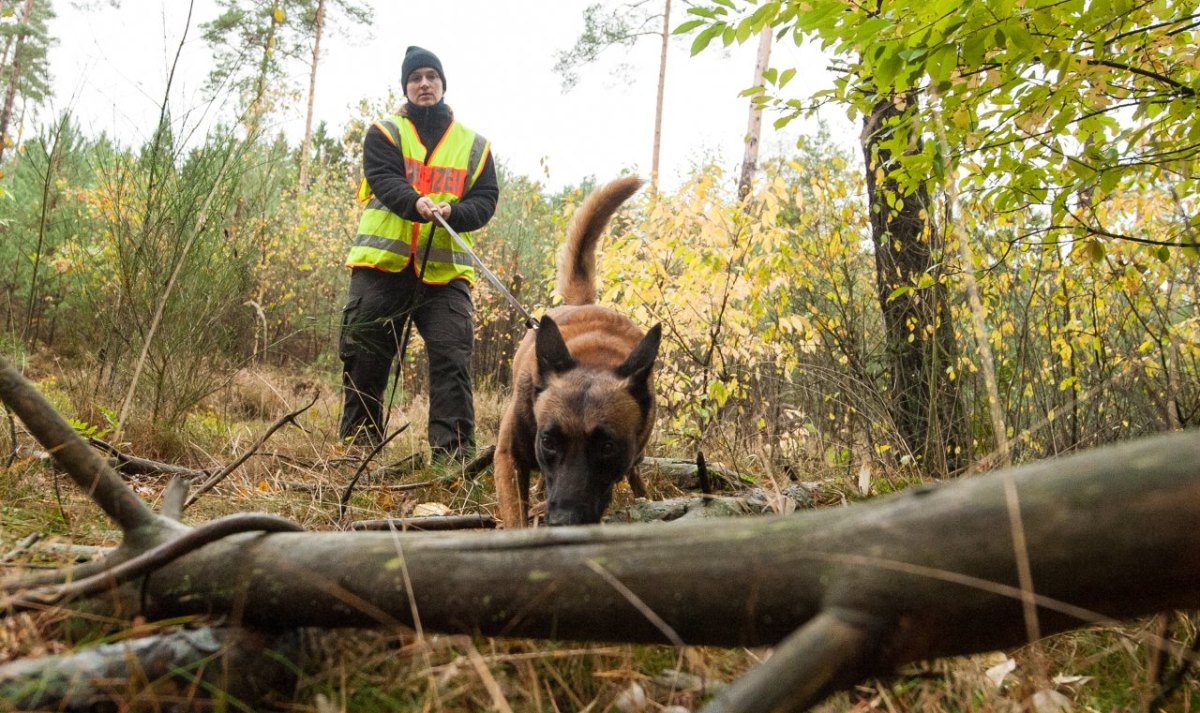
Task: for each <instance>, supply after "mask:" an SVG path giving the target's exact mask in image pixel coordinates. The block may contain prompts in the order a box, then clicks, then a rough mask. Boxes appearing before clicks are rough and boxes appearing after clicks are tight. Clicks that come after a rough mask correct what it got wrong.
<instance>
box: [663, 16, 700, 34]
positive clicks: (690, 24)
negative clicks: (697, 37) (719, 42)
mask: <svg viewBox="0 0 1200 713" xmlns="http://www.w3.org/2000/svg"><path fill="white" fill-rule="evenodd" d="M706 24H708V22H707V21H706V20H699V19H697V20H688V21H687V22H685V23H683V24H681V25H680V26H679V27H676V28H675V31H674V32H672V33H671V34H673V35H686V34H687V33H689V32H691V31H692V30H694V29H696V28H697V27H701V26H703V25H706Z"/></svg>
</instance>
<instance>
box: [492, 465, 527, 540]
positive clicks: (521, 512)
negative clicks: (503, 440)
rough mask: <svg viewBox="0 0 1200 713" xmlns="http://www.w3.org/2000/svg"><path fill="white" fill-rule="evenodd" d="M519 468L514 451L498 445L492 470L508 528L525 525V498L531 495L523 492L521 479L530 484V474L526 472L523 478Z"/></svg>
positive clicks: (501, 514)
mask: <svg viewBox="0 0 1200 713" xmlns="http://www.w3.org/2000/svg"><path fill="white" fill-rule="evenodd" d="M517 470H518V469H517V464H516V461H515V460H514V459H513V456H512V452H511V451H509V450H508V449H507V448H503V447H502V446H500V445H497V446H496V453H495V455H494V456H493V458H492V472H493V473H494V475H493V478H494V479H495V483H496V499H497V500H499V501H500V520H501V521H502V522H503V523H504V527H505V529H508V530H512V529H516V528H519V527H525V512H526V511H525V507H526V506H525V500H526V499H527V498H528V497H529V496H528V492H526V493H525V494H524V495H523V494H522V492H521V487H520V481H521V480H524V482H525V483H526V484H528V483H529V475H528V474H524V478H522V477H521V474H519V473H518V472H517ZM526 491H528V485H527V486H526Z"/></svg>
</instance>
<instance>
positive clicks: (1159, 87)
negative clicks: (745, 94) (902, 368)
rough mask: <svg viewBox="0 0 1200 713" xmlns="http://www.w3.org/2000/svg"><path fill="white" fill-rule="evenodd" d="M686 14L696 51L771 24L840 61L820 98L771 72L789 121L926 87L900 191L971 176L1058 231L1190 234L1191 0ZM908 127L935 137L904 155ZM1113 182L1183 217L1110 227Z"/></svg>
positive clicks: (976, 184) (773, 98)
mask: <svg viewBox="0 0 1200 713" xmlns="http://www.w3.org/2000/svg"><path fill="white" fill-rule="evenodd" d="M688 12H689V13H690V14H691V16H692V17H691V19H690V20H689V21H687V22H685V23H683V24H682V25H681V26H680V27H679V28H677V30H676V32H679V33H695V38H694V41H693V51H695V52H699V51H701V50H703V49H704V48H705V47H706V46H707V45H708V44H710V43H711V42H712V41H713V40H715V39H720V40H721V41H722V42H724V43H725V44H727V45H728V44H730V43H733V42H744V41H746V40H748V39H749V38H751V37H753V36H755V34H756V33H757V32H758V31H759V30H760V29H761V28H762V27H764V26H766V25H770V26H772V27H773V28H774V29H775V33H776V35H777V37H779V38H780V39H783V38H788V37H790V38H791V39H792V40H793V41H795V42H797V43H800V42H804V41H809V40H813V41H818V42H820V43H821V44H822V46H823V47H825V48H826V49H828V50H830V51H831V52H832V53H833V54H834V56H835V58H836V59H835V63H836V65H837V66H838V68H839V69H841V70H842V71H841V72H840V76H839V77H838V79H837V80H836V82H835V84H834V86H833V87H832V88H830V89H828V90H824V91H821V92H818V93H817V94H816V95H815V96H813V97H804V98H797V97H788V96H787V95H786V94H785V93H784V91H783V90H784V87H785V86H786V84H787V83H788V80H790V79H791V78H792V76H794V74H795V70H794V69H789V70H786V71H783V72H772V73H771V74H770V78H771V79H772V80H773V84H772V87H771V89H770V96H769V97H768V96H765V95H764V97H763V99H762V100H763V101H764V102H766V103H769V104H771V105H772V106H774V107H775V108H778V109H782V110H783V112H784V113H783V115H782V116H781V118H780V119H779V122H778V123H779V124H785V123H787V122H788V121H790V120H791V119H793V118H795V117H796V116H799V115H801V114H802V113H804V112H806V111H808V110H809V109H810V108H811V106H812V103H813V102H814V101H815V102H821V101H830V100H832V101H836V102H839V103H841V104H843V105H845V106H846V107H847V108H848V110H849V111H850V113H851V114H852V115H855V114H862V113H864V112H866V111H868V110H869V109H870V107H872V106H873V105H874V103H875V101H876V100H877V98H878V97H881V96H887V95H891V94H906V93H910V92H916V93H917V94H916V95H917V96H919V98H920V100H919V104H920V106H919V107H918V108H917V110H916V111H914V112H909V113H908V114H906V115H905V117H904V119H903V120H902V121H903V122H904V126H902V127H899V128H906V129H908V130H907V131H903V130H902V131H897V132H895V134H894V136H893V138H892V139H891V141H893V142H895V144H896V145H895V146H894V147H892V148H893V149H895V150H892V151H891V153H892V155H893V156H896V157H897V159H896V163H895V166H894V167H893V168H894V169H897V171H898V173H899V174H900V175H901V176H902V180H901V184H902V185H908V186H909V187H911V186H913V185H914V183H915V182H917V181H921V180H935V181H939V182H940V181H941V180H943V179H944V177H946V176H947V175H956V172H958V171H959V170H960V169H961V170H962V175H964V176H965V181H964V188H966V189H968V190H976V191H979V192H981V194H982V197H983V198H984V199H985V200H987V201H989V202H990V203H991V204H992V205H993V206H994V207H995V208H996V209H997V210H999V211H1002V212H1005V211H1025V210H1030V209H1034V210H1036V211H1038V212H1040V213H1041V214H1044V215H1045V218H1046V224H1045V226H1044V227H1043V228H1041V229H1042V230H1047V231H1048V232H1049V234H1050V235H1051V236H1053V237H1058V236H1063V235H1066V236H1068V237H1076V238H1084V239H1085V240H1089V241H1093V239H1100V240H1095V241H1093V242H1095V243H1096V244H1097V245H1101V244H1102V242H1103V239H1113V238H1119V239H1128V240H1133V241H1136V242H1145V243H1150V244H1152V245H1155V246H1170V245H1193V244H1194V243H1195V241H1196V232H1197V229H1198V228H1200V218H1198V217H1197V211H1196V204H1195V201H1194V198H1193V196H1194V195H1195V194H1196V192H1197V179H1198V178H1200V172H1198V161H1197V159H1198V158H1200V123H1197V122H1196V121H1195V117H1196V114H1197V109H1198V108H1200V107H1198V106H1197V103H1198V101H1197V87H1200V64H1197V62H1196V59H1195V58H1196V51H1195V48H1196V46H1197V44H1198V41H1200V29H1198V28H1200V12H1198V11H1197V3H1196V2H1194V1H1189V0H1148V1H1140V0H1111V1H1110V0H1104V1H1102V2H1084V1H1083V0H1065V1H1059V0H968V1H967V2H960V1H959V0H933V1H932V2H926V1H924V0H921V1H917V0H875V1H874V2H869V3H864V4H859V3H851V2H846V1H845V0H803V1H800V2H758V3H746V2H735V1H734V0H709V1H708V2H705V3H701V4H699V5H698V6H696V7H693V8H691V9H689V11H688ZM942 132H944V139H945V147H943V146H941V145H940V142H939V141H938V140H936V139H938V138H939V134H941V133H942ZM913 134H924V135H925V138H927V139H935V140H927V141H925V142H924V145H923V147H922V148H921V150H920V151H919V152H908V153H905V151H903V150H902V149H903V148H905V147H906V146H907V145H908V144H909V142H910V141H912V140H913ZM947 149H948V150H947ZM1118 189H1126V190H1133V191H1137V190H1157V191H1165V192H1166V193H1168V194H1172V195H1173V196H1174V202H1175V204H1176V205H1175V208H1176V212H1177V215H1178V219H1177V220H1176V221H1174V222H1173V224H1172V227H1171V228H1170V229H1168V230H1167V231H1166V232H1163V233H1158V232H1155V233H1151V232H1149V231H1148V230H1147V229H1146V228H1145V227H1144V226H1139V225H1133V224H1119V223H1114V222H1107V221H1105V220H1104V219H1103V218H1102V216H1101V212H1100V211H1099V210H1098V206H1099V205H1100V204H1102V203H1103V202H1105V201H1106V200H1108V199H1109V198H1110V197H1111V196H1112V195H1114V192H1116V191H1117V190H1118ZM1100 249H1101V250H1102V248H1100ZM1160 256H1161V257H1163V258H1164V259H1165V257H1166V254H1165V253H1162V254H1161V255H1160Z"/></svg>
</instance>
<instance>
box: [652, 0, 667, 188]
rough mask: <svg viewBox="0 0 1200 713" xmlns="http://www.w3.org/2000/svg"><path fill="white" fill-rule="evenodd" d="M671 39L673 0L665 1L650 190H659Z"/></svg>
mask: <svg viewBox="0 0 1200 713" xmlns="http://www.w3.org/2000/svg"><path fill="white" fill-rule="evenodd" d="M670 40H671V0H666V1H665V2H664V3H663V30H662V52H661V53H660V54H659V59H658V96H657V98H656V99H655V102H654V151H653V155H652V156H651V159H650V190H652V191H654V190H658V170H659V155H660V154H661V152H662V121H663V96H664V95H665V94H666V88H667V48H668V47H669V46H670Z"/></svg>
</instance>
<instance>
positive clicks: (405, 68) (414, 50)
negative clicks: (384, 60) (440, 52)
mask: <svg viewBox="0 0 1200 713" xmlns="http://www.w3.org/2000/svg"><path fill="white" fill-rule="evenodd" d="M422 67H432V68H434V69H436V70H437V73H438V76H439V77H441V78H442V91H445V90H446V73H445V72H443V71H442V61H441V60H440V59H438V58H437V55H435V54H434V53H432V52H430V51H429V50H427V49H425V48H423V47H417V46H416V45H413V46H412V47H409V48H408V50H406V51H405V53H404V64H402V65H400V81H402V82H404V87H405V90H404V91H405V92H407V91H408V75H410V74H412V73H413V72H415V71H417V70H418V69H420V68H422Z"/></svg>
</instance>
